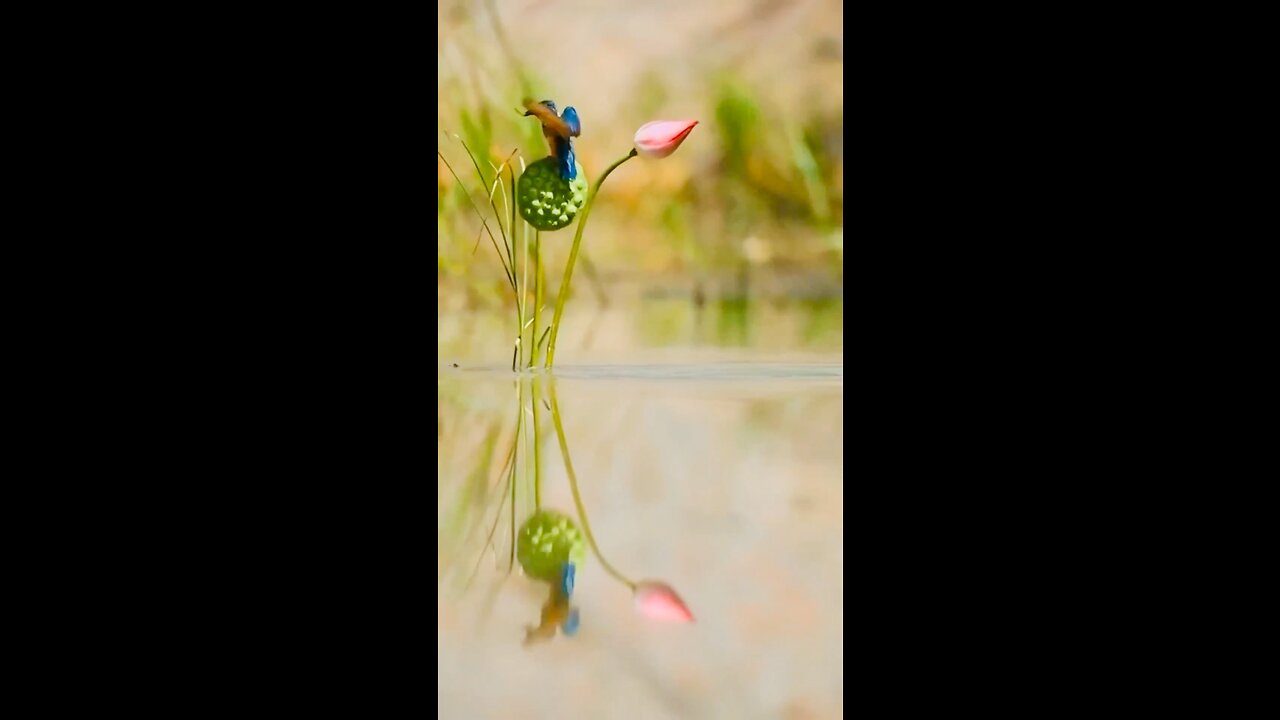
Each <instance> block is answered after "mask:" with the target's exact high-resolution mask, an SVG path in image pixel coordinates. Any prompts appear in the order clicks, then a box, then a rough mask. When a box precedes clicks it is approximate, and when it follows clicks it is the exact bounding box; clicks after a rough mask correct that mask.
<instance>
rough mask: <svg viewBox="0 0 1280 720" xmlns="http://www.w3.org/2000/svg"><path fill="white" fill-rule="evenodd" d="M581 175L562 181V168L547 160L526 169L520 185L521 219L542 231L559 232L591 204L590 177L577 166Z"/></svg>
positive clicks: (546, 158)
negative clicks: (588, 195) (588, 193)
mask: <svg viewBox="0 0 1280 720" xmlns="http://www.w3.org/2000/svg"><path fill="white" fill-rule="evenodd" d="M577 167H578V175H577V177H575V178H574V179H573V180H565V179H563V178H561V177H560V164H559V161H557V160H556V159H555V158H553V157H551V156H547V157H544V158H542V159H541V160H539V161H538V162H536V163H533V164H532V165H530V166H529V167H527V168H525V170H524V174H523V175H521V176H520V179H519V181H517V182H516V205H517V206H519V208H520V217H522V218H524V219H525V220H527V221H528V222H529V224H530V225H532V226H534V227H536V228H538V229H539V230H547V231H550V230H559V229H560V228H562V227H564V226H566V225H568V224H569V223H571V222H573V218H574V217H575V216H576V215H577V213H578V211H579V210H581V209H582V205H583V203H585V202H586V201H587V174H586V173H585V172H584V171H583V170H582V164H581V163H577Z"/></svg>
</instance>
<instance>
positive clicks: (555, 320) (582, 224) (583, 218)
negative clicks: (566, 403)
mask: <svg viewBox="0 0 1280 720" xmlns="http://www.w3.org/2000/svg"><path fill="white" fill-rule="evenodd" d="M637 154H639V153H637V152H636V149H635V148H631V152H629V153H627V156H626V157H624V158H622V159H621V160H619V161H618V162H616V163H614V164H612V165H610V166H609V167H608V169H606V170H605V171H604V174H603V175H601V176H600V179H599V180H597V181H596V185H595V187H593V188H591V194H590V195H588V196H587V203H586V204H585V205H583V206H582V212H581V213H579V214H578V230H577V232H575V233H574V234H573V247H571V248H569V264H568V265H565V268H564V279H563V280H561V281H560V294H559V295H557V296H556V314H555V316H554V317H552V318H551V341H550V342H549V343H548V344H547V364H546V368H547V369H548V370H550V369H551V366H552V365H553V364H554V363H555V360H556V335H558V334H559V333H560V316H561V315H563V314H564V303H565V300H568V299H569V280H570V279H572V278H573V264H574V263H575V262H577V260H578V247H579V246H580V245H581V244H582V231H583V229H584V228H586V227H587V216H588V215H590V214H591V206H592V205H595V202H596V195H597V194H599V192H600V186H601V185H604V181H605V178H607V177H609V173H611V172H613V171H614V170H615V169H617V167H618V166H619V165H621V164H622V163H624V162H626V161H628V160H630V159H631V158H633V157H635V156H636V155H637ZM553 397H554V395H553Z"/></svg>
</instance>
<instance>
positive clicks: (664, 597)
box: [635, 580, 693, 622]
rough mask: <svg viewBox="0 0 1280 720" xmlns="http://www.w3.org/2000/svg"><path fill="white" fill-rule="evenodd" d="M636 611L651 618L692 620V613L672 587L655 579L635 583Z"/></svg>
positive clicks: (671, 620)
mask: <svg viewBox="0 0 1280 720" xmlns="http://www.w3.org/2000/svg"><path fill="white" fill-rule="evenodd" d="M635 600H636V611H637V612H639V613H640V614H641V615H644V616H645V617H647V618H649V619H651V620H661V621H662V622H693V613H691V612H689V608H687V607H685V604H684V601H683V600H681V599H680V596H679V595H677V594H676V591H675V590H674V589H672V587H671V586H670V585H668V584H666V583H664V582H658V581H657V580H643V581H641V582H639V583H636V589H635Z"/></svg>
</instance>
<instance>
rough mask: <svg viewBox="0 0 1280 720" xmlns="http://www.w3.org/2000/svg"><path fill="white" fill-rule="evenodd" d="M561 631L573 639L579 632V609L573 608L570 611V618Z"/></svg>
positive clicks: (566, 619) (566, 620)
mask: <svg viewBox="0 0 1280 720" xmlns="http://www.w3.org/2000/svg"><path fill="white" fill-rule="evenodd" d="M560 630H561V631H563V632H564V634H565V636H567V637H573V636H574V635H575V634H576V633H577V632H578V608H573V609H572V610H570V611H569V617H567V618H565V620H564V624H563V625H561V626H560Z"/></svg>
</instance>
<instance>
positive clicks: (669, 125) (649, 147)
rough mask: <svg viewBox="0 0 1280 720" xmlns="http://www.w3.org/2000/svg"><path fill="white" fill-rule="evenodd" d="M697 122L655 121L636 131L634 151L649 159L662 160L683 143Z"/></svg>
mask: <svg viewBox="0 0 1280 720" xmlns="http://www.w3.org/2000/svg"><path fill="white" fill-rule="evenodd" d="M697 124H698V121H697V120H655V121H653V122H651V123H645V124H644V125H641V126H640V129H639V130H637V131H636V138H635V142H636V150H638V151H639V152H640V154H641V155H644V156H645V157H651V158H664V157H666V156H668V155H670V154H671V153H673V152H675V151H676V148H678V147H680V143H682V142H684V139H685V137H687V136H688V135H689V133H690V131H692V130H693V126H694V125H697Z"/></svg>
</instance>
